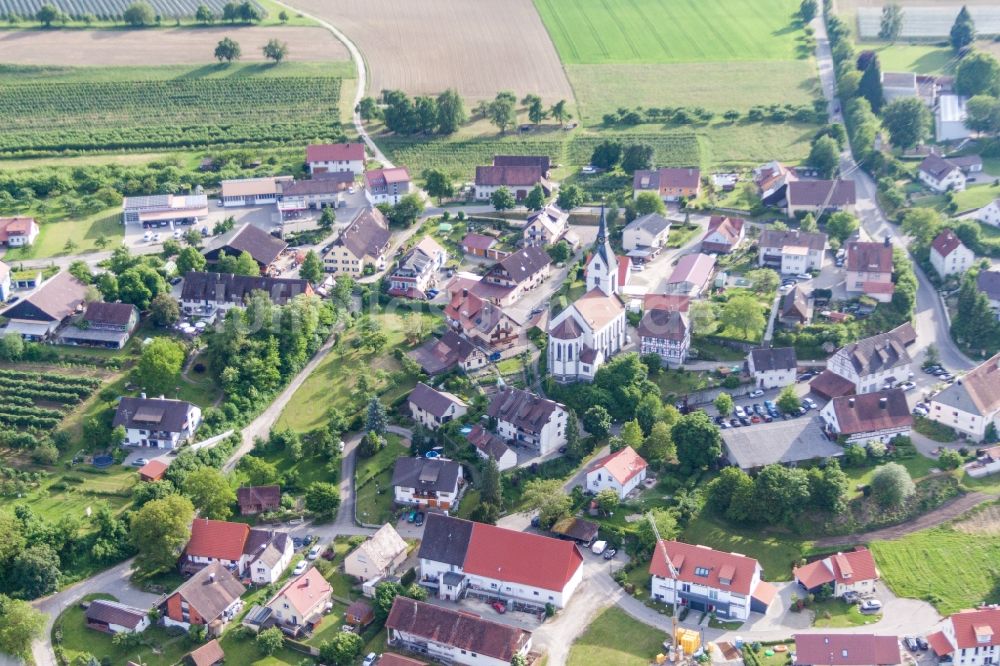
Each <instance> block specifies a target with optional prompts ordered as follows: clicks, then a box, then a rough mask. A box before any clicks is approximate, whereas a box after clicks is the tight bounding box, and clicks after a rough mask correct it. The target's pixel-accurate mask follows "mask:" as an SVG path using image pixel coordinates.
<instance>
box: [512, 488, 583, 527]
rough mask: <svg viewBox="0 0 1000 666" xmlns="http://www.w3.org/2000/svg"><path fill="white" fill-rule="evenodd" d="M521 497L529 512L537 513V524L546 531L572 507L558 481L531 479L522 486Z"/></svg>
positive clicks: (571, 502)
mask: <svg viewBox="0 0 1000 666" xmlns="http://www.w3.org/2000/svg"><path fill="white" fill-rule="evenodd" d="M522 497H523V501H524V504H525V507H527V508H528V510H529V511H538V520H539V523H540V525H541V527H542V529H546V530H547V529H549V528H550V527H552V525H554V524H555V522H556V521H557V520H559V519H560V518H562V517H563V516H566V515H568V514H569V511H570V508H572V506H573V501H572V500H571V499H570V497H569V496H568V495H567V494H566V493H565V492H564V491H563V487H562V481H560V480H559V479H532V480H531V481H528V482H527V483H526V484H524V494H523V496H522Z"/></svg>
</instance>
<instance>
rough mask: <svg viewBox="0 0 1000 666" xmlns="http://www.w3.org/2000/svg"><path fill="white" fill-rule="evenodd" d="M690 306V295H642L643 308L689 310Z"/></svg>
mask: <svg viewBox="0 0 1000 666" xmlns="http://www.w3.org/2000/svg"><path fill="white" fill-rule="evenodd" d="M690 307H691V297H690V296H682V295H680V294H646V295H645V296H643V297H642V309H643V310H666V311H668V312H673V311H677V312H687V311H688V309H689V308H690Z"/></svg>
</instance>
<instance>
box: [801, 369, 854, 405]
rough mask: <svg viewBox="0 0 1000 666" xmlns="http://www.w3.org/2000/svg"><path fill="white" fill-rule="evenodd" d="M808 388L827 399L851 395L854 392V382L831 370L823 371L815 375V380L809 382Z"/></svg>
mask: <svg viewBox="0 0 1000 666" xmlns="http://www.w3.org/2000/svg"><path fill="white" fill-rule="evenodd" d="M809 388H811V389H812V390H813V392H814V393H818V394H819V395H821V396H823V397H825V398H828V399H833V398H839V397H840V396H842V395H851V394H852V393H854V392H855V390H856V387H855V386H854V382H852V381H851V380H849V379H846V378H845V377H841V376H840V375H838V374H837V373H835V372H833V371H831V370H824V371H823V372H821V373H819V374H818V375H816V378H815V379H813V380H812V381H811V382H809Z"/></svg>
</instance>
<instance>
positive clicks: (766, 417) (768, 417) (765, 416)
mask: <svg viewBox="0 0 1000 666" xmlns="http://www.w3.org/2000/svg"><path fill="white" fill-rule="evenodd" d="M760 418H762V419H764V423H770V422H771V421H773V420H774V417H773V416H771V415H770V414H764V416H762V417H760Z"/></svg>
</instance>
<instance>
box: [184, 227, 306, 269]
mask: <svg viewBox="0 0 1000 666" xmlns="http://www.w3.org/2000/svg"><path fill="white" fill-rule="evenodd" d="M286 247H288V243H286V242H285V241H283V240H278V239H277V238H275V237H274V236H272V235H271V234H269V233H267V232H266V231H264V230H263V229H260V228H259V227H255V226H254V225H252V224H244V225H243V226H241V227H236V228H235V229H230V230H229V231H227V232H226V233H224V234H222V235H221V236H216V237H215V238H213V239H212V240H211V241H210V242H209V243H208V245H207V246H206V247H205V249H204V250H202V254H204V255H205V256H206V257H208V258H209V259H218V257H219V253H220V252H225V253H226V254H227V255H230V256H235V255H239V254H240V253H242V252H247V253H248V254H249V255H250V256H251V257H253V259H254V261H256V262H257V263H258V264H260V265H261V266H267V265H269V264H271V263H273V262H274V260H275V259H277V258H278V256H279V255H280V254H281V253H282V251H283V250H284V249H285V248H286Z"/></svg>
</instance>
